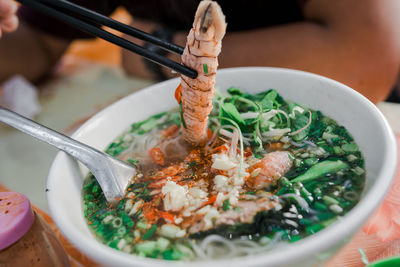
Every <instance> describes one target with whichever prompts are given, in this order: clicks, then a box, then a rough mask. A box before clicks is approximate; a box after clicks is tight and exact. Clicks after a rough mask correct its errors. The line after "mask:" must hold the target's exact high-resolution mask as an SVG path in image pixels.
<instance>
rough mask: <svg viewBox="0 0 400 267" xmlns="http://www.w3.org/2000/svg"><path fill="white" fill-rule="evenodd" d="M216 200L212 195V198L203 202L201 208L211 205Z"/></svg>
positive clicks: (215, 196)
mask: <svg viewBox="0 0 400 267" xmlns="http://www.w3.org/2000/svg"><path fill="white" fill-rule="evenodd" d="M216 200H217V195H213V196H212V197H210V198H208V200H207V201H205V202H203V206H207V205H210V204H213V203H214V202H215V201H216Z"/></svg>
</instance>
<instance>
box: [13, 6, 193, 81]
mask: <svg viewBox="0 0 400 267" xmlns="http://www.w3.org/2000/svg"><path fill="white" fill-rule="evenodd" d="M18 1H19V2H20V3H21V4H23V5H26V6H29V7H30V8H33V9H35V10H37V11H39V12H42V13H45V14H47V15H50V16H52V17H54V18H56V19H59V20H62V21H64V22H66V23H68V24H70V25H72V26H74V27H76V28H78V29H80V30H82V31H84V32H86V33H88V34H91V35H94V36H97V37H99V38H102V39H104V40H106V41H109V42H111V43H113V44H116V45H118V46H121V47H123V48H125V49H128V50H130V51H132V52H134V53H136V54H139V55H141V56H143V57H145V58H146V59H148V60H151V61H153V62H155V63H158V64H160V65H163V66H165V67H168V68H170V69H172V70H174V71H176V72H178V73H181V74H182V75H185V76H188V77H190V78H192V79H195V78H196V77H197V72H196V71H195V70H193V69H190V68H188V67H186V66H184V65H182V64H180V63H177V62H175V61H172V60H170V59H168V58H165V57H163V56H161V55H159V54H156V53H153V52H151V51H149V50H147V49H145V48H143V47H141V46H139V45H137V44H134V43H132V42H130V41H128V40H125V39H123V38H121V37H119V36H116V35H114V34H112V33H110V32H108V31H105V30H103V29H101V28H100V27H98V26H94V25H92V24H90V23H88V22H85V21H82V20H80V19H78V18H76V17H73V16H71V15H69V14H66V13H64V12H62V11H59V10H57V9H56V8H53V7H51V6H47V5H46V4H45V3H43V2H42V1H40V0H39V1H37V0H18ZM48 2H49V3H50V2H51V3H52V4H55V3H56V2H57V0H51V1H48ZM64 2H66V1H64ZM91 12H92V13H95V12H93V11H91ZM78 15H79V14H78ZM99 15H100V14H99ZM81 16H84V15H83V14H81ZM85 17H87V16H85ZM87 18H88V17H87ZM97 18H99V17H97ZM95 23H97V24H99V20H98V21H97V22H96V21H95ZM107 23H108V24H109V25H110V24H111V23H110V21H108V22H107ZM121 24H122V23H121ZM113 26H114V25H113ZM119 26H120V25H119ZM124 30H126V29H124ZM137 31H139V30H137ZM137 33H138V32H136V33H135V34H136V36H135V37H138V36H139V35H137ZM146 35H147V38H148V39H152V40H155V39H158V38H156V37H154V36H152V37H150V38H149V36H151V35H149V34H146ZM140 37H143V36H140ZM149 41H150V40H149ZM157 42H159V43H160V42H162V43H166V42H165V41H162V40H159V41H157ZM163 47H164V48H165V46H163ZM174 52H175V51H174Z"/></svg>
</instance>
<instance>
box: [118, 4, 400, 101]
mask: <svg viewBox="0 0 400 267" xmlns="http://www.w3.org/2000/svg"><path fill="white" fill-rule="evenodd" d="M399 12H400V2H399V1H398V0H335V1H332V0H310V1H309V2H308V3H307V5H306V6H305V9H304V15H305V18H306V21H305V22H299V23H291V24H287V25H282V26H277V27H270V28H264V29H259V30H253V31H246V32H235V33H230V34H228V35H227V36H226V37H225V38H224V40H223V48H222V53H221V55H220V57H219V62H220V66H221V67H234V66H276V67H288V68H294V69H300V70H305V71H310V72H314V73H318V74H322V75H325V76H327V77H330V78H333V79H336V80H338V81H341V82H343V83H345V84H347V85H349V86H350V87H352V88H354V89H356V90H358V91H359V92H360V93H362V94H364V95H365V96H367V97H368V98H369V99H370V100H372V101H373V102H378V101H381V100H383V99H385V97H386V96H387V95H388V94H389V92H390V90H391V88H392V86H393V84H394V82H395V80H396V78H397V74H398V70H399V62H400V55H399V53H400V16H398V14H399ZM244 23H245V22H244ZM175 38H176V40H175V42H176V43H178V44H181V45H183V44H184V43H185V39H186V33H179V34H177V35H176V36H175ZM246 51H249V52H246ZM129 56H131V57H133V56H132V55H131V54H130V55H129ZM174 59H175V60H177V58H176V57H175V58H174ZM125 61H126V62H129V60H128V59H126V60H125ZM125 67H127V69H128V72H130V73H136V74H137V73H138V72H137V70H142V71H143V68H141V67H140V66H138V65H134V66H132V65H131V66H129V64H125ZM129 67H130V68H129Z"/></svg>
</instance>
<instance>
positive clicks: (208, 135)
mask: <svg viewBox="0 0 400 267" xmlns="http://www.w3.org/2000/svg"><path fill="white" fill-rule="evenodd" d="M212 136H213V131H212V130H211V129H207V137H208V139H211V137H212Z"/></svg>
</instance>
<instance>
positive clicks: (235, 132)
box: [229, 129, 239, 158]
mask: <svg viewBox="0 0 400 267" xmlns="http://www.w3.org/2000/svg"><path fill="white" fill-rule="evenodd" d="M238 141H239V132H238V130H236V129H235V130H233V136H232V141H231V148H230V149H229V157H231V158H234V157H236V151H237V143H238Z"/></svg>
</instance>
